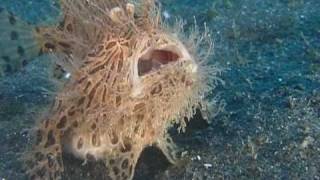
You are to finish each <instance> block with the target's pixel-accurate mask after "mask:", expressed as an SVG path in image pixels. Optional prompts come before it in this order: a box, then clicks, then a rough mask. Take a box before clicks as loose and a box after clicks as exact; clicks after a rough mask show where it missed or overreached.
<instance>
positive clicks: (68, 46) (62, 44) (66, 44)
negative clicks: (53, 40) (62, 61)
mask: <svg viewBox="0 0 320 180" xmlns="http://www.w3.org/2000/svg"><path fill="white" fill-rule="evenodd" d="M59 45H60V46H62V47H63V48H66V49H69V48H70V47H71V46H70V44H68V43H65V42H59Z"/></svg>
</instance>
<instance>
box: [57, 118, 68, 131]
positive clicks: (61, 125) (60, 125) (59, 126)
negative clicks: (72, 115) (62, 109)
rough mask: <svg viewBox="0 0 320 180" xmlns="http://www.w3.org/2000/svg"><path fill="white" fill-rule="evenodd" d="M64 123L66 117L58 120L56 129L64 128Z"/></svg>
mask: <svg viewBox="0 0 320 180" xmlns="http://www.w3.org/2000/svg"><path fill="white" fill-rule="evenodd" d="M66 123H67V117H66V116H63V117H62V118H61V119H60V121H59V123H58V124H57V128H58V129H62V128H64V127H65V126H66Z"/></svg>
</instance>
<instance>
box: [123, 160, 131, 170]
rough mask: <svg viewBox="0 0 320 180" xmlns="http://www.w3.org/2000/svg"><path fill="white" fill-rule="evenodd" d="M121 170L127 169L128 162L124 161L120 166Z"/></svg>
mask: <svg viewBox="0 0 320 180" xmlns="http://www.w3.org/2000/svg"><path fill="white" fill-rule="evenodd" d="M121 167H122V169H127V168H128V167H129V160H128V159H125V160H124V161H123V162H122V164H121Z"/></svg>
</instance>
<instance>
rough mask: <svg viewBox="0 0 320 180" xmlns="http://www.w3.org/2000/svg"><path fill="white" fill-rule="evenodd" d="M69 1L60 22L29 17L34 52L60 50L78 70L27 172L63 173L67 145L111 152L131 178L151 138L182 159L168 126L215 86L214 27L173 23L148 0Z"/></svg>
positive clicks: (40, 133)
mask: <svg viewBox="0 0 320 180" xmlns="http://www.w3.org/2000/svg"><path fill="white" fill-rule="evenodd" d="M61 9H62V11H63V21H62V22H61V23H60V24H58V25H57V26H55V27H33V26H31V25H28V24H25V25H24V26H28V28H29V29H32V32H33V34H32V37H33V38H34V39H35V41H36V42H37V46H35V47H34V48H33V53H34V52H37V51H39V52H38V53H40V54H42V53H51V54H54V55H55V56H56V57H57V58H55V59H56V63H57V64H59V65H60V66H61V67H63V68H64V69H65V70H66V71H68V72H69V73H70V74H71V76H70V79H69V80H68V81H67V82H66V84H65V85H64V87H63V88H62V90H61V92H59V93H58V94H57V96H56V99H55V103H54V106H53V107H52V109H50V111H49V112H48V114H47V115H46V116H45V117H44V118H43V120H42V121H41V122H40V123H39V124H38V126H37V128H36V133H35V144H34V146H33V148H32V150H31V151H30V152H29V153H27V155H26V158H25V159H26V165H27V174H28V177H29V178H30V179H61V175H62V173H63V171H64V165H63V159H62V154H63V153H67V154H70V155H73V156H75V157H77V158H80V159H83V160H84V161H85V162H86V161H95V160H103V161H104V163H105V167H106V170H105V172H106V174H107V177H109V178H110V179H112V180H113V179H123V180H127V179H132V178H133V175H134V169H135V166H136V163H137V161H138V158H139V156H140V154H141V152H142V151H143V149H144V148H145V147H147V146H151V145H153V146H156V147H158V148H159V149H160V150H161V151H162V152H163V154H164V155H165V156H166V157H167V159H168V160H169V161H170V162H171V163H173V164H174V163H175V162H176V161H177V157H176V155H175V152H176V147H175V145H174V143H173V142H172V140H171V138H170V135H169V134H168V133H167V130H168V129H169V128H170V127H171V126H172V125H173V124H180V127H181V128H182V129H183V128H184V126H185V122H186V120H188V119H190V118H191V117H192V116H193V115H194V113H195V110H196V108H203V107H205V106H206V102H205V100H204V97H205V93H207V92H209V91H211V90H212V88H213V87H214V86H213V83H212V82H210V80H212V77H216V73H217V72H218V71H217V69H215V67H214V66H210V65H206V64H205V61H203V60H206V58H208V56H209V55H210V53H211V49H212V44H211V41H210V40H209V38H210V35H209V34H208V33H207V32H205V33H204V34H202V35H201V34H200V33H199V32H198V29H197V28H195V29H194V30H193V33H191V35H190V36H189V37H186V36H183V33H182V31H183V23H179V22H178V23H177V24H176V26H175V27H174V28H172V29H173V31H172V30H170V28H168V27H167V26H166V25H165V24H164V23H163V22H162V20H161V15H160V13H159V12H160V10H159V9H158V8H157V7H156V6H155V3H154V2H153V1H150V0H147V1H143V2H127V1H126V0H91V1H86V0H61ZM200 47H201V50H199V49H200ZM34 54H35V53H34ZM13 59H14V58H13ZM209 75H210V76H211V77H209ZM208 77H209V78H208Z"/></svg>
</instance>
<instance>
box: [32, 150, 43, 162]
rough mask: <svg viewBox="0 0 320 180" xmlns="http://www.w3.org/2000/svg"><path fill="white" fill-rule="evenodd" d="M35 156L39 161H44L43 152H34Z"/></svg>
mask: <svg viewBox="0 0 320 180" xmlns="http://www.w3.org/2000/svg"><path fill="white" fill-rule="evenodd" d="M34 157H35V158H36V160H37V161H38V162H39V161H43V160H44V158H45V156H44V155H43V154H42V153H41V152H36V153H35V154H34Z"/></svg>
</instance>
